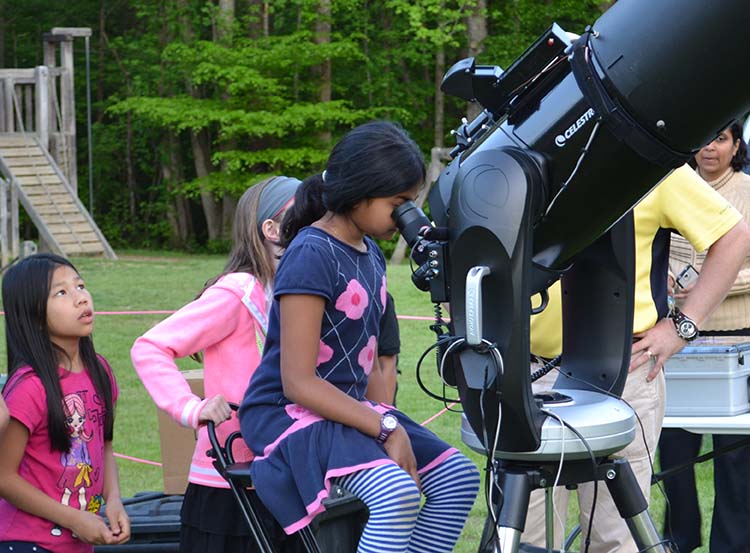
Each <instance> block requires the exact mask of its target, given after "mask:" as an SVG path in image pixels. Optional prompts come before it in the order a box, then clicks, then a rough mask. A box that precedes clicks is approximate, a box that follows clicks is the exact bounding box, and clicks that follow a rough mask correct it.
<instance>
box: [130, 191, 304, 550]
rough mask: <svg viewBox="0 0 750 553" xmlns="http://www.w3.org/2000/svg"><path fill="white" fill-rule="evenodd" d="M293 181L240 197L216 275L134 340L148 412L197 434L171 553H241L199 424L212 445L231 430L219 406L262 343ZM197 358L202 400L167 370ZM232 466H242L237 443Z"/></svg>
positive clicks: (230, 419)
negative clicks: (212, 436) (175, 550)
mask: <svg viewBox="0 0 750 553" xmlns="http://www.w3.org/2000/svg"><path fill="white" fill-rule="evenodd" d="M299 182H300V181H298V180H297V179H294V178H290V177H274V178H271V179H268V180H265V181H262V182H260V183H258V184H256V185H255V186H253V187H251V188H250V189H248V190H247V191H246V192H245V193H244V194H243V195H242V197H241V198H240V200H239V202H238V204H237V211H236V214H235V219H234V236H233V241H234V244H233V247H232V252H231V254H230V257H229V261H228V262H227V264H226V266H225V267H224V270H223V271H222V273H221V274H220V275H218V276H217V277H216V278H214V279H212V280H210V281H209V282H208V283H207V284H206V287H205V288H204V290H203V292H202V293H201V294H200V296H199V297H198V298H197V299H195V300H194V301H192V302H191V303H189V304H188V305H186V306H185V307H183V308H182V309H180V310H179V311H177V312H176V313H174V314H173V315H171V316H170V317H168V318H167V319H165V320H164V321H162V322H160V323H159V324H157V325H156V326H155V327H153V328H152V329H151V330H149V331H148V332H146V333H145V334H144V335H143V336H141V337H140V338H138V339H137V340H136V341H135V344H134V345H133V348H132V350H131V352H130V354H131V358H132V360H133V366H134V367H135V370H136V371H137V373H138V376H139V377H140V379H141V380H142V381H143V384H144V386H145V387H146V390H147V391H148V393H149V394H151V397H152V398H153V399H154V402H155V403H156V405H157V406H158V407H159V408H160V409H162V410H164V411H165V412H167V413H168V414H169V415H170V416H171V417H172V418H173V419H174V420H175V421H177V422H178V423H180V424H181V425H183V426H186V427H189V428H194V429H197V430H198V442H197V444H196V447H195V452H194V454H193V459H192V463H191V465H190V475H189V477H188V481H189V485H188V488H187V490H186V492H185V498H184V500H183V505H182V512H181V520H182V528H181V536H180V551H181V552H183V553H185V552H188V553H189V552H196V553H197V552H201V553H214V552H215V553H223V552H230V551H245V550H246V549H247V543H248V541H249V536H248V535H247V534H248V532H249V529H247V527H246V523H245V522H244V519H243V518H242V517H241V514H240V511H239V507H238V506H237V504H236V501H235V499H234V497H233V496H232V494H231V491H230V490H229V485H228V484H227V483H226V481H225V480H224V479H223V478H222V477H221V476H220V475H219V474H218V473H217V472H216V470H215V469H214V468H213V466H212V460H211V459H210V458H209V457H207V456H206V452H207V451H208V450H210V449H211V444H210V443H209V440H208V433H207V431H206V427H205V423H206V422H207V421H209V420H210V421H213V422H214V423H215V424H217V425H218V424H221V423H223V424H221V426H218V427H217V429H216V431H217V435H218V438H219V441H220V442H223V441H224V440H225V439H226V437H227V436H228V435H229V434H230V433H232V432H234V431H236V430H239V423H238V422H237V418H236V417H235V416H234V415H233V414H232V411H231V410H230V408H229V403H228V402H233V403H239V402H240V401H241V400H242V396H243V394H244V392H245V388H246V385H247V382H248V381H249V380H250V377H251V376H252V374H253V372H254V371H255V368H256V367H257V366H258V363H259V362H260V358H261V353H262V351H263V343H264V342H265V336H266V328H267V315H268V309H269V308H270V305H271V299H272V296H271V291H272V287H273V276H274V272H275V270H276V265H277V263H278V257H279V254H280V249H279V248H278V246H276V242H277V240H278V237H279V223H280V221H281V219H282V217H283V215H284V213H285V212H286V210H287V209H288V208H289V206H290V205H291V204H292V203H293V201H294V193H295V191H296V190H297V186H298V185H299ZM200 352H202V355H203V367H204V390H205V396H206V399H201V398H199V397H198V396H196V395H194V394H193V393H192V392H191V391H190V387H189V385H188V383H187V381H186V380H185V378H184V377H183V376H182V373H181V372H180V370H179V369H178V367H177V365H176V364H175V359H176V358H178V357H186V356H189V355H190V356H196V355H200ZM233 453H234V456H235V459H236V460H237V461H249V460H251V459H252V454H251V453H250V450H249V449H247V446H246V445H245V444H244V442H243V441H242V440H236V441H235V447H234V451H233Z"/></svg>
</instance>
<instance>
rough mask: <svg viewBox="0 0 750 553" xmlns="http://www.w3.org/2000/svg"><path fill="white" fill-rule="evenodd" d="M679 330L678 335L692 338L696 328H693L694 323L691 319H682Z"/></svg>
mask: <svg viewBox="0 0 750 553" xmlns="http://www.w3.org/2000/svg"><path fill="white" fill-rule="evenodd" d="M679 330H680V336H682V337H684V338H692V337H693V336H695V333H696V330H697V329H696V328H695V324H693V322H692V321H682V322H681V323H680V327H679Z"/></svg>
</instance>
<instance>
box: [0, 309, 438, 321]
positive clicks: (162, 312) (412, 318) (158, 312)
mask: <svg viewBox="0 0 750 553" xmlns="http://www.w3.org/2000/svg"><path fill="white" fill-rule="evenodd" d="M172 313H174V310H173V309H171V310H170V309H162V310H155V311H97V312H96V314H97V315H171V314H172ZM0 315H5V311H0ZM396 318H398V319H403V320H405V321H432V320H433V319H432V317H417V316H414V315H396ZM449 320H450V319H445V321H449Z"/></svg>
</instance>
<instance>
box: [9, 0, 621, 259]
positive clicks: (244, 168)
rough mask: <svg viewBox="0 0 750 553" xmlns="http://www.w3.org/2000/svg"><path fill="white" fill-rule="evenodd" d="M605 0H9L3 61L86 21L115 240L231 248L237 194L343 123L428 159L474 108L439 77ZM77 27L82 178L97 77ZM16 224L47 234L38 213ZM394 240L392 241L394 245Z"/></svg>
mask: <svg viewBox="0 0 750 553" xmlns="http://www.w3.org/2000/svg"><path fill="white" fill-rule="evenodd" d="M611 3H612V1H611V0H464V1H461V0H380V1H375V0H273V1H272V2H271V1H263V0H65V1H64V2H53V1H51V0H0V67H6V68H10V67H15V68H28V67H34V66H36V65H40V64H41V63H42V59H43V58H42V35H43V33H45V32H49V31H50V30H51V29H52V27H90V28H91V29H92V31H93V35H92V38H91V79H90V86H91V96H92V117H93V132H92V151H93V165H92V166H93V190H94V194H93V196H94V197H93V198H92V199H91V200H93V202H91V201H90V199H89V197H88V194H89V192H88V190H87V189H86V187H80V190H79V194H80V196H81V200H82V201H83V203H84V205H86V206H89V205H92V204H93V206H94V216H95V219H96V221H97V224H98V225H99V227H100V228H101V229H102V231H103V232H104V235H105V236H106V237H107V239H108V240H109V241H110V244H111V245H112V246H113V247H114V248H115V249H118V248H145V249H172V250H185V251H204V252H213V253H219V252H224V251H226V250H227V249H228V244H229V238H230V234H231V221H232V218H233V214H234V209H235V205H236V201H237V198H239V196H240V195H241V194H242V192H244V191H245V190H246V189H247V187H248V186H250V185H252V184H253V183H255V182H257V181H259V180H261V179H262V178H264V177H266V176H269V175H276V174H284V175H290V176H296V177H299V178H304V177H306V176H307V175H310V174H312V173H314V172H319V171H321V170H322V169H323V166H324V164H325V160H326V158H327V156H328V152H329V151H330V148H331V146H332V145H333V144H334V143H335V141H336V140H337V139H338V138H339V137H340V136H341V135H342V134H343V133H345V132H346V131H347V130H348V129H350V128H352V127H353V126H355V125H357V124H360V123H363V122H365V121H368V120H370V119H374V118H385V119H390V120H394V121H397V122H399V123H400V124H401V125H403V126H404V127H405V128H406V129H407V130H408V131H409V132H410V134H411V135H412V136H413V137H414V138H415V140H416V141H417V142H418V143H419V145H420V147H421V148H422V149H423V151H424V153H425V158H426V160H427V161H428V163H429V161H430V158H431V153H434V152H438V151H440V150H434V149H435V148H438V149H440V148H444V147H451V146H452V145H453V140H452V139H451V137H450V130H451V129H452V128H454V127H456V126H457V125H458V124H459V123H460V119H461V117H463V116H467V115H468V116H469V117H471V116H473V115H475V114H476V113H478V111H479V108H478V107H477V106H475V105H467V104H466V102H464V101H463V100H459V99H457V98H452V97H446V96H444V95H443V94H442V93H441V92H440V90H439V84H440V81H441V79H442V77H443V75H444V74H445V71H446V70H447V69H448V68H449V67H450V66H451V65H452V64H453V63H455V62H456V61H458V60H460V59H462V58H464V57H467V56H476V58H477V62H478V63H483V64H492V65H500V66H501V67H507V66H508V65H510V63H511V62H512V61H513V60H514V59H515V58H516V57H518V56H519V55H520V54H521V53H522V52H523V51H524V50H525V49H526V47H527V46H529V45H530V44H531V42H532V41H533V40H534V39H535V38H536V37H537V36H538V35H539V34H540V33H541V32H542V31H544V29H546V28H547V27H549V26H550V25H551V24H552V23H553V22H557V23H558V24H560V25H561V26H562V27H563V29H565V30H568V31H572V32H578V33H580V32H581V31H582V30H583V29H584V28H585V26H586V25H588V24H591V23H593V21H594V20H595V19H596V18H597V17H598V16H599V15H601V13H602V12H603V11H605V10H606V8H607V7H609V5H610V4H611ZM83 45H84V43H83V41H82V39H77V41H76V42H75V64H76V68H75V71H76V73H75V75H76V81H75V86H76V110H77V126H78V132H77V135H78V148H77V151H78V156H79V160H78V168H79V175H78V177H79V182H88V179H89V175H88V159H87V157H86V156H87V151H88V144H87V143H86V135H87V133H86V102H85V99H86V88H85V87H86V80H85V78H84V76H85V65H84V60H85V56H84V51H83ZM21 232H22V239H36V230H35V229H34V227H33V224H32V223H31V221H30V220H28V219H25V220H24V222H23V225H22V231H21ZM383 246H384V249H385V250H386V253H387V254H388V253H390V251H391V249H392V248H393V246H394V243H389V244H383Z"/></svg>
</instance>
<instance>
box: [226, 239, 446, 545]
mask: <svg viewBox="0 0 750 553" xmlns="http://www.w3.org/2000/svg"><path fill="white" fill-rule="evenodd" d="M365 243H366V245H367V251H366V252H360V251H358V250H356V249H354V248H352V247H351V246H349V245H347V244H345V243H344V242H341V241H339V240H337V239H336V238H334V237H333V236H331V235H329V234H327V233H326V232H324V231H322V230H320V229H318V228H315V227H306V228H304V229H303V230H302V231H300V233H299V234H298V236H297V237H296V238H295V239H294V241H293V242H292V243H291V244H290V246H289V248H288V249H287V250H286V252H285V253H284V256H283V257H282V259H281V262H280V263H279V267H278V270H277V272H276V277H275V279H274V295H275V299H274V302H273V306H272V308H271V316H270V319H269V325H268V335H267V337H266V344H265V349H264V351H263V359H262V361H261V363H260V366H259V367H258V368H257V369H256V371H255V374H254V375H253V378H252V380H251V382H250V385H249V386H248V389H247V391H246V392H245V398H244V400H243V402H242V405H241V407H240V415H239V416H240V426H241V429H242V435H243V437H244V439H245V441H246V442H247V443H248V445H249V446H250V449H251V450H252V451H253V453H254V454H255V456H256V457H255V459H254V461H253V463H252V465H251V469H250V470H251V475H252V478H253V483H254V484H255V488H256V490H257V492H258V495H259V497H260V499H261V500H262V501H263V503H264V504H265V505H266V507H268V509H269V510H270V511H271V513H272V514H273V515H274V516H275V517H276V519H277V520H278V521H279V523H280V524H281V526H282V527H283V528H284V530H285V531H286V532H287V533H289V534H291V533H292V532H296V531H297V530H299V529H300V528H303V527H305V526H307V525H308V524H309V523H310V521H311V520H312V519H313V518H314V517H315V515H317V514H318V513H320V512H321V511H323V510H324V507H323V504H322V500H323V499H325V498H326V497H328V491H329V489H330V486H331V480H332V479H334V478H336V477H340V476H345V475H347V474H350V473H352V472H356V471H359V470H363V469H367V468H372V467H375V466H378V465H382V464H385V463H392V462H393V461H392V460H391V459H390V458H389V457H388V455H387V454H386V452H385V449H384V448H383V447H382V446H381V445H379V444H378V443H377V442H376V441H375V440H374V439H373V438H372V437H371V436H368V435H365V434H362V433H361V432H360V431H359V430H356V429H355V428H352V427H350V426H346V425H344V424H341V423H337V422H333V421H329V420H326V419H323V418H321V417H320V416H318V415H317V414H315V413H313V412H311V411H308V410H307V409H305V408H303V407H301V406H299V405H296V404H293V403H291V402H290V401H289V400H288V399H287V398H286V397H284V393H283V389H282V385H281V371H280V329H279V301H278V300H279V297H281V296H283V295H286V294H312V295H316V296H322V297H323V298H325V300H326V305H325V312H324V314H323V321H322V328H321V338H320V349H319V353H318V365H317V369H316V370H317V374H318V376H320V377H321V378H324V379H325V380H327V381H328V382H330V383H331V384H333V385H334V386H336V387H337V388H339V389H340V390H342V391H343V392H345V393H346V394H348V395H350V396H351V397H353V398H355V399H357V400H359V401H362V402H363V403H365V404H366V405H369V406H371V407H372V409H374V410H375V411H377V412H379V413H384V412H386V411H390V412H392V413H394V414H395V415H396V416H397V417H398V419H399V422H400V423H401V424H402V425H403V427H404V429H405V430H406V431H407V433H408V434H409V436H410V438H411V442H412V448H413V450H414V454H415V456H416V459H417V467H418V471H419V472H420V473H422V472H425V471H427V470H430V469H432V468H434V467H435V466H437V465H438V464H440V463H441V462H442V461H444V460H445V459H446V458H448V457H449V456H450V455H452V454H453V453H455V452H456V451H457V450H456V449H455V448H453V447H451V446H450V445H448V444H447V443H445V442H443V441H442V440H440V439H439V438H438V437H437V436H435V435H434V434H433V433H432V432H430V431H429V430H426V429H425V428H422V427H421V426H420V425H418V424H417V423H415V422H414V421H412V420H411V419H409V418H408V417H407V416H406V415H404V414H403V413H400V412H399V411H396V410H395V408H394V407H392V406H390V405H382V404H381V405H375V404H373V403H371V402H369V401H368V400H366V399H365V390H366V389H367V377H368V375H369V374H370V370H371V369H372V366H373V361H374V358H375V355H376V348H377V337H378V331H379V327H380V325H379V323H380V317H381V316H382V314H383V311H384V310H385V301H386V294H385V291H386V280H385V259H384V257H383V254H382V252H381V251H380V249H379V248H378V246H377V245H376V244H375V242H373V241H372V240H371V239H369V238H367V237H366V238H365Z"/></svg>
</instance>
